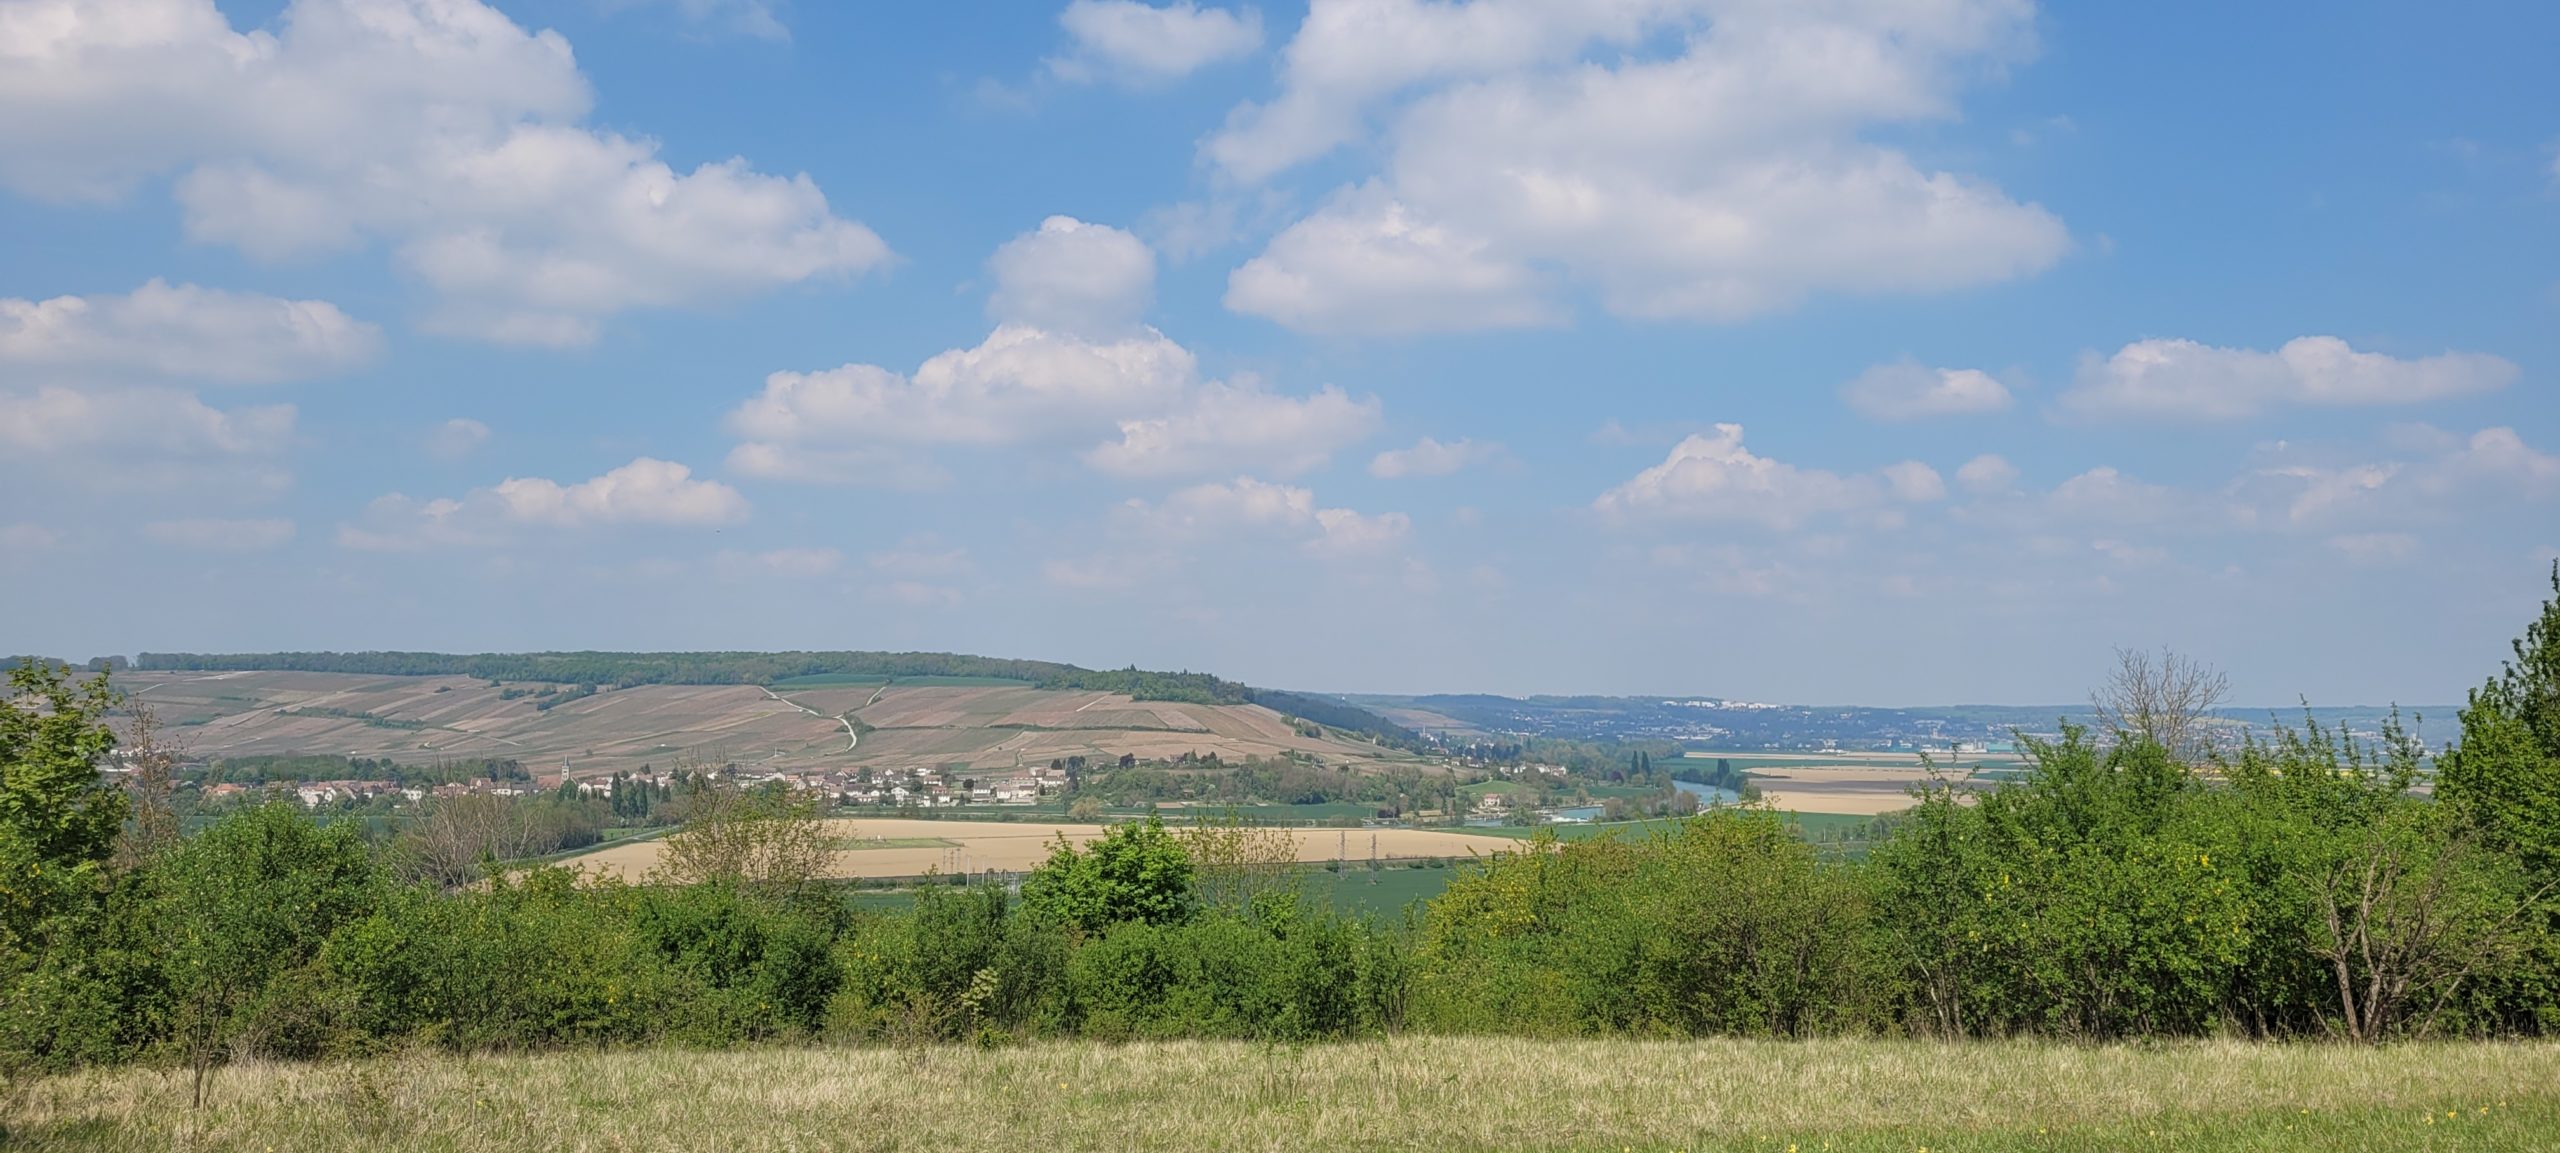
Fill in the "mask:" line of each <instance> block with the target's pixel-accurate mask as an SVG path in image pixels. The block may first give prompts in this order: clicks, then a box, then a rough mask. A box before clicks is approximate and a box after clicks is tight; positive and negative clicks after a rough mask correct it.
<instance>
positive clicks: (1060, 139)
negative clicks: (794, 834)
mask: <svg viewBox="0 0 2560 1153" xmlns="http://www.w3.org/2000/svg"><path fill="white" fill-rule="evenodd" d="M2555 39H2560V10H2555V9H2553V8H2552V7H2551V6H2549V5H2536V4H2529V3H2523V2H2520V0H2510V2H2503V3H2490V4H2482V5H2474V6H2467V7H2464V8H2462V9H2460V10H2455V11H2440V10H2431V9H2422V8H2418V7H2415V6H2406V5H2385V4H2381V3H2349V4H2343V5H2338V6H2335V7H2333V8H2330V9H2326V10H2324V11H2323V14H2322V18H2321V19H2320V20H2318V21H2316V22H2311V21H2304V20H2302V19H2299V18H2297V17H2295V16H2293V15H2291V14H2288V13H2282V12H2276V11H2266V10H2259V9H2256V8H2247V9H2241V10H2237V11H2234V10H2230V9H2229V8H2227V6H2219V5H2204V4H2188V3H2181V4H2170V5H2154V6H2147V7H2143V8H2139V9H2135V8H2126V9H2122V10H2117V9H2113V8H2098V9H2062V8H2054V7H2045V6H2039V5H2036V4H2034V3H2031V2H2030V0H1946V2H1944V3H1937V4H1930V5H1918V6H1914V5H1905V4H1887V3H1872V4H1871V3H1856V2H1853V3H1845V4H1836V5H1826V6H1823V7H1822V8H1821V10H1820V11H1819V12H1818V13H1817V12H1810V11H1807V10H1804V9H1802V8H1801V7H1797V6H1781V7H1777V8H1770V7H1768V6H1763V5H1752V4H1744V3H1739V2H1737V0H1647V2H1642V3H1606V4H1602V3H1590V2H1587V0H1584V2H1577V0H1473V2H1471V3H1465V4H1429V3H1422V2H1421V0H1314V3H1313V4H1312V12H1311V11H1310V5H1308V4H1304V3H1294V2H1280V3H1262V4H1256V5H1252V6H1246V5H1242V4H1237V3H1199V2H1194V0H1176V2H1171V3H1156V4H1152V5H1149V4H1143V3H1138V2H1136V0H1073V2H1065V0H1043V2H1040V3H1021V4H1008V5H1003V6H991V7H985V8H982V7H979V6H975V5H940V6H917V7H914V8H908V9H899V10H891V9H889V8H886V7H881V6H857V5H834V4H815V3H808V4H788V3H781V2H776V0H683V2H680V3H679V2H670V0H613V2H605V0H499V2H497V3H494V4H489V3H481V2H478V0H444V2H440V3H428V2H426V0H283V2H281V3H279V2H276V0H266V2H262V3H247V2H223V3H219V4H217V3H215V2H214V0H79V2H78V3H72V2H70V0H0V61H5V62H6V63H5V65H0V108H6V109H8V111H9V115H6V116H0V459H5V461H6V462H7V464H8V465H9V468H8V473H7V481H6V482H5V484H0V605H5V606H6V608H5V609H0V651H6V652H33V653H45V654H51V655H57V656H63V657H69V658H74V659H77V658H81V657H87V656H92V655H101V654H107V653H123V654H131V653H134V652H136V651H141V650H154V651H173V650H191V651H207V652H214V651H265V650H285V649H336V650H351V649H419V650H436V651H448V652H471V651H524V650H537V649H616V650H685V649H721V650H745V649H766V650H771V649H922V650H934V651H950V652H961V653H974V654H983V655H989V656H999V657H1030V658H1041V659H1050V660H1059V661H1066V662H1072V663H1075V664H1080V665H1084V666H1088V667H1118V666H1122V665H1129V664H1136V665H1139V666H1142V667H1149V668H1174V669H1181V668H1188V669H1197V670H1203V671H1209V672H1214V673H1217V674H1218V675H1221V676H1225V677H1230V678H1234V679H1238V680H1243V681H1247V682H1250V683H1253V684H1258V685H1270V686H1280V687H1290V688H1306V689H1318V690H1330V691H1347V692H1369V691H1374V692H1406V693H1426V692H1466V691H1488V692H1500V693H1509V694H1527V693H1612V694H1651V693H1663V694H1669V695H1701V696H1719V697H1729V698H1737V699H1748V700H1763V701H1777V702H1791V703H1842V704H1876V705H1943V704H1957V703H2013V704H2042V703H2051V702H2057V701H2058V702H2069V701H2074V700H2078V699H2080V698H2082V697H2083V696H2084V695H2085V693H2086V689H2087V686H2089V685H2090V684H2092V683H2093V682H2094V681H2095V680H2096V679H2097V678H2098V677H2099V676H2101V675H2102V674H2103V672H2104V670H2105V667H2106V665H2107V662H2108V660H2109V653H2110V650H2111V648H2113V647H2114V646H2118V645H2123V646H2131V647H2139V648H2151V647H2155V646H2161V645H2167V646H2172V647H2174V648H2176V649H2178V650H2180V651H2183V652H2186V653H2189V654H2191V655H2193V656H2195V657H2198V658H2200V659H2202V660H2204V661H2207V662H2209V663H2211V664H2214V665H2217V666H2219V667H2221V668H2223V669H2225V670H2227V671H2228V672H2229V674H2230V676H2231V678H2232V693H2231V699H2233V700H2235V701H2241V702H2253V703H2272V704H2274V705H2276V706H2279V707H2281V706H2283V705H2286V704H2290V703H2292V702H2295V701H2299V700H2308V701H2309V702H2310V703H2312V704H2315V705H2371V704H2380V703H2386V702H2391V701H2400V702H2403V703H2411V702H2416V703H2427V702H2435V703H2442V702H2450V701H2456V700H2459V699H2461V697H2462V695H2463V693H2464V691H2465V690H2466V689H2468V688H2470V687H2472V686H2474V685H2475V684H2476V683H2477V682H2478V679H2479V678H2480V677H2481V676H2482V675H2483V674H2484V671H2485V670H2488V669H2493V668H2495V667H2496V663H2497V662H2498V661H2499V660H2500V659H2502V658H2504V657H2505V656H2506V655H2507V641H2508V638H2510V637H2512V636H2513V635H2514V627H2515V622H2516V621H2518V620H2521V619H2526V618H2527V617H2529V616H2530V615H2531V614H2532V613H2533V611H2534V609H2535V606H2536V605H2537V604H2539V603H2540V600H2541V598H2542V596H2543V595H2544V594H2545V593H2546V592H2547V591H2548V587H2549V586H2548V583H2547V582H2548V580H2549V579H2550V572H2551V566H2552V564H2553V563H2554V561H2555V559H2560V399H2556V398H2560V393H2555V389H2554V385H2555V380H2554V373H2555V371H2560V99H2554V97H2555V95H2560V93H2555V91H2554V89H2555V85H2554V83H2553V81H2552V79H2551V74H2550V61H2549V59H2548V55H2549V53H2548V45H2550V44H2551V43H2553V42H2554V41H2555ZM2448 719H2449V718H2448Z"/></svg>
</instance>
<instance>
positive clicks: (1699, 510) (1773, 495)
mask: <svg viewBox="0 0 2560 1153" xmlns="http://www.w3.org/2000/svg"><path fill="white" fill-rule="evenodd" d="M1945 495H1946V484H1945V482H1944V481H1943V480H1941V479H1940V478H1939V477H1938V474H1937V472H1936V470H1934V469H1931V468H1929V466H1927V465H1924V464H1920V463H1919V462H1916V461H1906V462H1903V463H1901V464H1897V465H1893V466H1891V467H1889V468H1887V469H1885V470H1883V471H1881V472H1879V473H1875V474H1859V475H1850V476H1843V475H1841V474H1839V473H1835V472H1828V471H1825V470H1822V469H1816V468H1800V467H1798V466H1796V465H1792V464H1788V463H1786V462H1784V461H1778V460H1772V459H1770V458H1768V457H1765V456H1760V455H1757V454H1755V453H1753V452H1752V451H1751V450H1749V449H1747V448H1744V447H1743V445H1742V426H1741V425H1738V424H1719V425H1717V426H1716V427H1715V432H1714V433H1713V434H1704V433H1701V434H1697V435H1692V436H1690V437H1688V438H1686V439H1684V440H1682V441H1681V442H1680V443H1679V444H1677V445H1674V446H1673V447H1672V449H1671V453H1670V455H1669V456H1668V457H1666V458H1664V460H1663V462H1662V463H1661V464H1658V465H1655V466H1653V467H1651V468H1648V469H1645V470H1644V471H1643V472H1640V473H1637V474H1636V475H1635V477H1634V478H1633V479H1631V480H1629V481H1627V482H1626V483H1625V484H1622V485H1619V486H1618V487H1616V488H1613V489H1610V490H1609V491H1608V492H1605V493H1602V494H1601V495H1600V498H1599V499H1598V500H1597V501H1595V502H1593V507H1595V508H1597V509H1598V510H1599V511H1600V512H1602V513H1604V514H1608V515H1612V516H1660V517H1673V518H1686V519H1697V520H1728V521H1752V522H1757V523H1760V524H1764V525H1767V526H1769V527H1772V528H1779V529H1788V528H1793V527H1795V526H1797V525H1800V524H1802V523H1804V522H1806V521H1808V520H1811V519H1814V518H1816V517H1821V516H1825V515H1833V514H1844V513H1861V512H1868V511H1871V510H1883V509H1885V508H1886V507H1887V506H1889V505H1890V504H1892V503H1894V502H1905V503H1919V502H1927V501H1934V500H1937V499H1940V498H1941V497H1943V496H1945Z"/></svg>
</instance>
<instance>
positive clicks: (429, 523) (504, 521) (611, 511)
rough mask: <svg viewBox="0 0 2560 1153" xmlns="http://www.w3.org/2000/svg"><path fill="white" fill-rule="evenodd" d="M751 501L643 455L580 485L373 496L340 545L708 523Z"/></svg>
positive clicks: (485, 540)
mask: <svg viewBox="0 0 2560 1153" xmlns="http://www.w3.org/2000/svg"><path fill="white" fill-rule="evenodd" d="M747 513H748V505H747V498H746V497H744V496H742V495H740V494H739V492H738V490H736V489H734V488H731V487H729V486H728V485H725V484H722V483H720V482H719V481H716V480H697V479H695V478H694V476H693V470H692V469H689V468H686V467H685V466H683V465H681V464H677V463H675V462H673V461H665V460H657V459H654V458H651V457H645V456H644V457H640V458H637V459H635V460H633V461H632V462H631V463H629V464H626V465H623V466H622V467H620V468H616V469H613V470H612V471H610V472H606V473H604V474H603V475H601V476H597V477H592V478H590V479H587V480H583V481H579V482H576V483H574V484H562V483H560V482H558V481H555V480H550V479H547V478H544V477H508V478H507V479H505V480H503V481H500V482H498V483H497V484H495V485H492V486H490V487H488V488H484V489H475V490H473V491H472V492H470V493H469V494H467V495H465V496H463V497H461V498H459V499H456V498H452V497H440V498H437V499H434V500H428V501H417V500H413V499H411V498H409V497H407V496H404V495H401V494H399V493H393V494H391V495H388V496H384V497H381V498H379V499H377V500H375V501H374V502H373V503H372V504H371V505H369V506H367V507H366V510H365V514H364V516H363V517H362V518H360V519H359V520H358V521H357V522H356V523H352V524H343V525H340V526H338V543H339V544H340V545H342V546H344V547H347V548H352V549H360V550H365V551H372V552H407V551H415V550H419V549H426V548H441V547H460V546H472V545H486V544H491V543H495V542H497V541H500V540H503V539H506V536H507V534H509V533H510V532H520V531H523V530H526V529H583V528H594V527H600V526H611V525H658V526H672V527H682V528H709V527H712V526H715V525H722V524H730V523H734V522H736V521H740V520H744V519H745V518H746V516H747Z"/></svg>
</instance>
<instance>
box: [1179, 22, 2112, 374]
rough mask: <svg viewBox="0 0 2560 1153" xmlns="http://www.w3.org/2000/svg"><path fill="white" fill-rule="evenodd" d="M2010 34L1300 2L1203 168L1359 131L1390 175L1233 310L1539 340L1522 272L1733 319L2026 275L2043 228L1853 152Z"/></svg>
mask: <svg viewBox="0 0 2560 1153" xmlns="http://www.w3.org/2000/svg"><path fill="white" fill-rule="evenodd" d="M2032 25H2033V7H2032V5H2031V4H2030V3H2029V2H2028V0H1939V2H1933V3H1926V4H1899V3H1882V2H1850V3H1841V4H1823V5H1770V4H1765V3H1759V2H1756V0H1602V2H1592V0H1478V2H1476V3H1469V4H1445V3H1433V2H1428V0H1316V2H1315V3H1314V4H1313V5H1312V7H1311V9H1310V11H1309V13H1308V16H1307V19H1306V22H1305V24H1304V25H1302V26H1301V27H1300V29H1299V31H1298V33H1297V35H1296V36H1295V38H1293V39H1292V41H1291V42H1290V44H1289V47H1288V49H1287V51H1286V54H1285V59H1284V63H1283V69H1282V89H1281V92H1280V94H1279V95H1278V96H1277V97H1276V98H1275V99H1274V100H1272V101H1271V102H1270V103H1268V104H1262V105H1247V106H1245V107H1242V108H1239V109H1237V110H1236V111H1235V112H1234V114H1233V115H1231V116H1230V118H1229V121H1228V124H1227V126H1226V127H1225V128H1224V129H1223V130H1222V131H1220V132H1219V133H1217V134H1215V135H1214V136H1212V137H1211V138H1210V139H1209V140H1208V141H1207V142H1205V144H1204V145H1203V150H1204V153H1205V155H1206V156H1207V158H1208V159H1209V160H1210V161H1211V162H1212V163H1214V164H1216V165H1217V166H1218V167H1219V168H1220V169H1221V170H1222V171H1223V172H1225V173H1226V174H1227V175H1229V176H1230V177H1232V178H1235V179H1238V180H1241V181H1246V182H1258V181H1262V180H1266V179H1268V178H1270V177H1272V176H1274V175H1276V174H1277V173H1279V172H1282V171H1284V170H1286V169H1289V168H1291V167H1294V166H1296V165H1299V164H1302V163H1304V162H1306V161H1309V160H1312V159H1314V158H1316V157H1319V156H1322V155H1324V154H1326V153H1328V152H1331V151H1333V150H1334V149H1336V148H1338V147H1340V146H1342V145H1344V144H1347V143H1351V142H1354V141H1357V140H1360V139H1362V138H1363V137H1365V136H1367V135H1368V134H1369V132H1370V131H1371V126H1372V124H1373V123H1375V122H1381V121H1382V122H1383V124H1384V138H1385V148H1386V152H1387V155H1388V161H1387V164H1386V168H1385V171H1384V173H1383V174H1382V175H1381V176H1380V177H1379V178H1378V179H1377V180H1375V181H1371V182H1369V183H1367V184H1364V185H1362V186H1360V187H1358V188H1357V189H1355V190H1346V191H1345V192H1343V193H1342V194H1340V195H1338V196H1337V197H1336V198H1335V199H1334V200H1333V201H1332V202H1331V203H1329V204H1328V205H1327V206H1326V207H1324V208H1322V209H1320V210H1319V211H1318V212H1317V213H1316V214H1315V215H1313V216H1311V217H1309V218H1307V219H1305V220H1302V221H1300V222H1299V223H1298V224H1296V225H1293V226H1291V227H1290V228H1289V229H1287V230H1285V231H1283V232H1282V233H1281V234H1280V235H1279V236H1278V237H1276V238H1275V239H1274V240H1273V241H1272V243H1271V245H1270V246H1269V248H1267V249H1266V250H1265V251H1264V253H1263V254H1262V255H1261V256H1260V257H1258V258H1256V259H1255V260H1253V261H1252V262H1249V263H1248V264H1246V265H1245V266H1244V267H1243V268H1241V269H1239V270H1237V272H1236V273H1235V275H1234V277H1233V278H1232V280H1231V282H1230V286H1229V296H1228V303H1229V306H1230V307H1232V308H1235V309H1237V310H1239V311H1244V312H1249V313H1255V314H1259V315H1263V316H1268V317H1270V318H1272V319H1275V320H1278V321H1280V322H1281V323H1283V324H1288V325H1291V326H1293V327H1299V328H1307V329H1320V330H1321V329H1334V330H1363V331H1404V330H1416V329H1474V328H1488V327H1505V326H1517V325H1522V324H1535V323H1544V322H1547V321H1549V320H1552V319H1553V317H1554V315H1555V313H1556V312H1557V310H1556V309H1555V308H1554V307H1553V306H1552V305H1551V304H1548V303H1546V301H1545V294H1544V293H1543V292H1541V291H1540V290H1539V285H1538V284H1537V283H1536V277H1535V274H1534V273H1533V272H1532V270H1533V269H1535V268H1540V267H1554V268H1559V269H1561V270H1563V271H1565V272H1566V273H1568V274H1570V276H1571V278H1572V279H1574V280H1576V281H1579V282H1583V283H1588V284H1590V285H1593V286H1594V287H1596V288H1597V289H1598V291H1599V293H1600V296H1601V299H1602V301H1603V303H1605V304H1606V305H1607V306H1608V307H1609V308H1610V309H1612V310H1614V311H1617V312H1620V313H1623V314H1626V315H1632V316H1642V317H1657V318H1691V319H1704V320H1710V321H1732V320H1738V319H1741V318H1746V317H1750V316H1754V315H1758V314H1762V313H1766V312H1770V311H1773V310H1778V309H1783V308H1786V307H1789V306H1791V305H1792V304H1794V303H1795V302H1797V301H1798V300H1800V299H1802V298H1803V297H1805V296H1807V295H1809V294H1813V293H1819V292H1846V293H1910V292H1932V291H1940V290H1945V289H1951V288H1958V287H1963V286H1968V285H1976V284H1983V283H1990V282H1996V281H2001V280H2006V279H2011V278H2015V277H2019V276H2023V275H2028V274H2031V273H2034V272H2037V271H2040V270H2042V269H2043V268H2045V267H2047V266H2049V265H2051V264H2052V263H2053V262H2055V261H2056V260H2058V259H2060V257H2061V256H2062V254H2063V252H2064V251H2065V250H2066V249H2067V248H2068V246H2069V237H2068V235H2067V233H2066V232H2065V230H2064V228H2063V226H2062V224H2061V222H2060V221H2058V220H2056V219H2055V218H2054V217H2053V216H2052V215H2050V214H2049V213H2047V212H2045V211H2044V210H2043V209H2041V208H2038V207H2035V206H2033V205H2027V204H2020V203H2018V202H2016V201H2014V200H2012V199H2010V198H2009V197H2008V196H2007V195H2006V194H2004V193H2002V192H2001V191H2000V190H1999V189H1998V188H1996V187H1993V186H1991V185H1989V184H1987V183H1984V182H1982V181H1979V180H1974V179H1970V178H1967V177H1964V176H1961V175H1957V174H1954V173H1948V172H1933V171H1929V170H1926V169H1924V168H1922V167H1921V166H1919V165H1918V164H1915V163H1914V162H1913V161H1912V160H1911V159H1910V158H1909V157H1907V156H1905V155H1904V154H1902V153H1900V152H1898V151H1895V150H1893V149H1890V148H1886V147H1882V146H1879V145H1875V144H1872V143H1869V142H1867V141H1866V140H1865V139H1864V136H1865V133H1866V132H1867V131H1868V130H1869V129H1872V128H1874V127H1877V126H1882V125H1890V124H1897V123H1910V122H1920V121H1933V120H1945V119H1951V118H1953V117H1954V116H1955V115H1956V114H1957V100H1956V98H1957V95H1958V93H1959V91H1960V90H1961V88H1962V87H1963V86H1964V83H1965V81H1966V80H1967V79H1969V78H1971V77H1973V76H1976V75H1979V74H1981V73H1982V72H1983V71H1985V67H1986V65H1988V66H1993V67H1996V66H1997V65H2000V64H2002V63H2005V62H2008V61H2011V60H2015V59H2019V58H2022V57H2024V56H2025V55H2026V54H2027V53H2028V52H2029V51H2030V50H2031V48H2032ZM1664 44H1677V45H1678V46H1679V47H1678V48H1677V50H1676V51H1674V52H1672V53H1669V54H1666V53H1664V52H1662V51H1659V50H1658V49H1659V48H1660V46H1661V45H1664ZM1381 282H1384V283H1381ZM1336 298H1350V299H1353V300H1355V301H1357V302H1358V304H1356V305H1354V306H1349V307H1336V306H1332V305H1331V304H1330V302H1331V301H1332V300H1334V299H1336ZM1488 305H1490V307H1487V306H1488Z"/></svg>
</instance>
